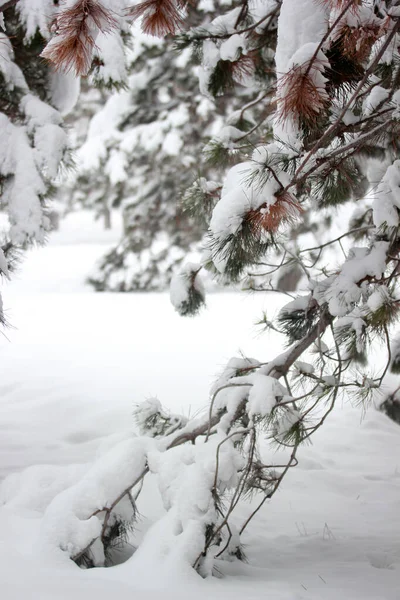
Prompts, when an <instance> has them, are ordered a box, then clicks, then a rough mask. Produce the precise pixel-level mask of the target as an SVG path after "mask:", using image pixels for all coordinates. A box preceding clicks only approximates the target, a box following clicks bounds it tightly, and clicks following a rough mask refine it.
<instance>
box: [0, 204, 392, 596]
mask: <svg viewBox="0 0 400 600" xmlns="http://www.w3.org/2000/svg"><path fill="white" fill-rule="evenodd" d="M116 235H118V233H117V232H116V231H112V232H109V233H104V232H102V231H101V226H100V224H93V223H92V222H91V220H90V215H72V216H71V217H69V219H68V220H67V221H66V222H65V223H64V224H63V227H62V230H61V231H60V232H58V233H56V234H54V235H53V236H52V239H51V240H50V243H49V245H48V247H46V248H45V249H40V250H35V251H33V252H32V253H31V254H30V255H29V257H28V258H27V260H26V262H25V264H24V266H23V268H22V269H21V271H20V273H19V275H18V278H17V279H15V280H14V281H13V282H12V283H11V284H8V285H7V286H6V287H5V289H4V290H3V292H4V303H5V306H6V308H7V315H8V318H9V320H10V321H11V323H12V324H13V326H14V328H13V329H10V330H8V331H7V332H6V335H7V338H8V339H6V338H5V337H3V338H2V339H1V340H0V353H1V364H2V367H3V368H2V378H1V382H0V391H1V395H0V479H3V481H2V483H1V484H0V582H1V588H0V589H1V591H0V597H1V599H2V600H3V599H4V600H26V599H32V600H56V599H60V600H66V599H67V598H68V599H70V598H74V599H76V600H87V599H88V598H90V599H91V598H96V600H103V599H104V600H106V599H107V600H109V598H110V596H111V595H113V596H115V597H116V596H122V595H123V594H124V595H126V594H129V595H134V596H136V597H138V598H140V599H141V600H142V599H143V600H155V598H158V597H159V596H160V594H161V593H162V595H163V596H164V597H166V598H171V599H172V598H174V599H181V598H182V599H183V598H187V597H188V596H189V595H190V597H191V598H193V600H197V599H199V600H200V598H202V599H203V598H204V597H207V598H210V599H214V598H220V597H223V598H224V597H229V598H233V599H234V598H239V597H241V598H242V599H243V598H245V599H246V600H247V599H257V600H261V599H264V598H268V599H270V600H309V599H310V600H311V599H312V600H316V599H318V600H338V599H339V598H344V599H346V600H399V598H400V516H399V515H400V428H399V427H398V426H397V425H395V424H394V423H392V422H391V421H390V420H389V419H387V418H386V417H385V416H383V415H382V414H380V413H378V412H377V411H375V410H374V409H370V410H369V411H368V412H367V414H366V416H364V415H363V413H362V411H361V410H360V409H357V408H352V407H351V406H348V405H344V406H342V407H341V406H339V407H338V408H337V410H336V411H335V412H334V414H333V415H332V416H331V418H330V419H329V422H328V423H327V424H326V425H325V426H324V427H323V428H322V429H321V430H320V431H319V432H318V433H317V434H316V435H315V437H314V440H313V442H314V443H313V445H312V446H307V447H304V448H302V449H301V451H300V454H299V461H300V462H299V466H298V467H297V468H295V469H292V470H291V472H290V473H289V474H288V476H287V478H286V480H285V482H284V484H283V486H282V488H281V489H280V491H279V493H278V494H276V495H275V497H274V498H273V500H272V501H271V503H270V504H269V505H267V506H264V509H263V511H262V513H261V514H259V516H258V517H257V518H256V519H255V520H254V521H253V522H252V525H250V526H249V528H248V530H247V533H246V537H245V539H244V542H245V544H246V545H247V549H246V550H247V554H248V558H249V563H248V564H239V563H224V564H223V565H222V566H221V570H222V572H223V573H224V574H225V577H224V578H222V579H216V578H213V579H208V580H202V579H200V578H199V577H198V576H196V575H195V574H194V573H181V574H180V575H179V576H178V575H177V574H176V573H170V574H169V576H168V577H165V576H164V577H161V576H159V574H158V573H157V569H156V566H155V565H154V564H150V563H149V564H148V565H144V566H143V564H140V568H139V567H138V566H137V565H135V561H134V560H132V561H128V562H126V563H125V564H123V565H120V566H118V567H113V568H111V569H92V570H90V571H83V570H80V569H78V568H77V567H76V566H75V565H74V564H73V563H72V562H70V561H67V560H66V561H62V560H58V559H57V557H54V556H47V555H45V554H43V552H42V550H41V547H40V544H39V543H38V540H39V537H40V535H39V534H40V527H41V517H42V514H43V511H44V509H45V507H46V505H47V504H48V503H49V501H50V500H51V498H52V497H53V496H54V495H55V494H56V493H57V491H58V490H60V489H62V487H63V486H64V485H65V482H66V481H68V480H70V481H73V480H74V478H76V477H77V476H78V474H79V473H80V472H83V471H84V470H85V469H86V465H87V464H88V463H90V462H91V461H92V460H93V459H94V457H95V456H96V454H97V453H98V452H99V451H101V450H102V448H104V447H105V446H107V445H110V444H113V442H114V440H117V439H119V437H120V436H121V434H124V432H126V431H129V430H131V429H132V428H133V426H134V425H133V418H132V411H133V406H134V404H135V403H136V402H140V401H142V400H143V399H144V398H146V397H149V396H157V397H158V398H159V399H160V400H161V401H162V403H163V404H164V405H165V406H166V407H168V408H170V409H171V410H174V411H179V412H181V411H183V412H184V413H186V414H188V415H189V414H194V413H195V412H196V411H198V410H199V409H201V408H202V407H205V406H206V405H207V398H208V390H209V386H210V383H211V382H212V381H213V379H214V378H215V376H216V374H217V373H218V372H219V371H220V370H221V368H222V367H223V365H224V364H225V363H226V361H227V360H228V359H229V358H230V357H231V356H233V355H238V353H239V352H240V351H243V352H244V353H245V354H247V355H250V356H255V357H257V358H259V359H266V358H269V357H272V356H274V355H275V354H276V352H277V350H278V346H279V343H280V342H279V340H278V339H277V338H276V337H273V336H266V335H259V332H258V330H257V329H256V328H255V327H254V325H253V323H254V322H255V321H256V320H257V318H258V317H260V316H261V311H262V310H263V309H266V310H267V312H268V314H269V315H271V316H272V315H273V313H274V312H275V310H276V309H277V307H278V305H279V303H280V302H281V300H280V298H279V297H277V295H272V294H271V295H270V296H268V297H264V296H261V295H260V296H248V295H240V294H227V293H225V294H212V295H210V296H209V297H208V301H207V303H208V308H207V310H206V311H204V313H203V314H202V315H201V316H199V317H198V318H196V319H182V318H180V317H179V316H178V315H177V314H176V313H175V312H174V311H173V309H172V307H171V305H170V303H169V299H168V295H167V294H149V295H146V294H131V295H123V294H94V293H92V292H91V290H90V288H88V287H86V286H85V284H84V277H85V275H86V274H87V273H88V271H89V270H90V268H91V267H92V265H93V264H94V262H95V260H96V258H97V257H99V256H100V255H101V253H102V252H104V251H105V250H106V248H107V245H108V244H110V243H111V242H112V241H113V239H115V236H116ZM43 465H47V467H45V466H43ZM151 486H152V483H151V482H150V485H149V488H151ZM150 492H151V489H148V490H147V491H145V494H144V498H143V500H142V504H141V507H140V509H141V512H142V518H141V520H140V521H139V525H138V526H139V529H140V528H141V529H142V530H145V529H146V528H147V527H148V523H149V520H151V518H152V517H153V516H154V515H156V514H158V513H159V512H160V510H162V509H161V508H160V506H158V505H157V504H156V503H155V502H154V501H152V495H151V493H150ZM250 511H251V507H250V506H249V505H245V504H244V505H242V506H241V507H240V511H239V512H240V515H239V516H241V517H242V519H244V518H245V516H246V515H247V514H249V512H250Z"/></svg>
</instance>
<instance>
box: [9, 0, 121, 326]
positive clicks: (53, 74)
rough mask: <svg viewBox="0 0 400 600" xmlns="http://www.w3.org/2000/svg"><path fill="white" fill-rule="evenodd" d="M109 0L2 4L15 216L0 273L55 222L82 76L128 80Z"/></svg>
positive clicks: (113, 82) (102, 81)
mask: <svg viewBox="0 0 400 600" xmlns="http://www.w3.org/2000/svg"><path fill="white" fill-rule="evenodd" d="M107 4H108V6H107V7H104V6H103V5H101V4H99V3H97V2H96V1H95V0H82V1H76V0H75V1H74V2H72V1H71V0H67V1H62V2H59V0H41V1H39V2H34V3H33V2H30V1H29V0H8V1H2V2H0V128H1V134H2V135H1V148H0V209H1V210H2V211H3V212H4V213H5V214H6V215H7V217H8V222H9V227H8V230H7V231H6V232H5V233H4V235H3V237H2V239H1V240H0V246H1V247H0V271H1V274H2V275H4V276H5V277H6V278H8V277H9V276H10V274H11V272H12V271H13V270H14V268H15V265H16V263H18V258H19V257H20V255H21V253H22V252H23V251H24V250H25V249H26V248H27V247H28V246H29V245H32V244H34V243H38V244H42V243H44V242H45V240H46V234H47V232H48V231H49V230H50V228H51V211H50V204H49V202H50V200H51V198H52V196H53V194H54V191H55V180H56V178H57V176H58V175H59V174H60V171H62V170H66V169H69V168H71V167H72V165H73V160H72V157H71V153H70V141H69V139H68V135H67V128H66V127H65V123H64V117H65V116H66V115H67V114H68V113H69V112H70V111H71V110H72V109H73V107H74V105H75V103H76V101H77V98H78V95H79V89H80V76H81V75H88V74H89V75H90V79H91V80H92V81H95V82H96V83H98V84H103V85H106V86H113V85H121V84H122V82H123V81H124V79H125V78H126V70H125V58H124V54H125V53H124V41H125V38H126V36H127V32H128V27H129V25H128V21H127V19H126V16H125V15H124V14H123V11H122V12H121V16H118V15H117V14H116V13H115V12H114V11H113V10H112V7H111V6H110V5H111V4H113V3H112V2H109V3H107ZM116 4H119V5H120V6H121V3H119V2H118V3H116ZM111 30H113V36H109V33H110V31H111ZM46 58H47V59H51V60H50V61H48V60H45V59H46ZM0 306H2V304H1V299H0ZM0 322H1V323H2V324H5V319H4V315H3V311H2V310H0Z"/></svg>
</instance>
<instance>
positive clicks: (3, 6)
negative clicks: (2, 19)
mask: <svg viewBox="0 0 400 600" xmlns="http://www.w3.org/2000/svg"><path fill="white" fill-rule="evenodd" d="M18 2H19V0H8V2H4V3H3V4H0V12H4V11H5V10H7V8H11V7H12V6H15V5H16V4H17V3H18Z"/></svg>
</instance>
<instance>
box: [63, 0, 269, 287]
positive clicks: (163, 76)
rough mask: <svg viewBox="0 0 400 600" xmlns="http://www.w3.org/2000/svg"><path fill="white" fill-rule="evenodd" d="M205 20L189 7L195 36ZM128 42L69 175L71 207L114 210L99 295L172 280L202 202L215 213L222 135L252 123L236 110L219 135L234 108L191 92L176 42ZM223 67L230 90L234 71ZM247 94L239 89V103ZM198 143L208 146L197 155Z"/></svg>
mask: <svg viewBox="0 0 400 600" xmlns="http://www.w3.org/2000/svg"><path fill="white" fill-rule="evenodd" d="M225 4H226V3H225ZM213 15H214V16H215V9H214V11H213V12H210V11H207V10H201V9H198V8H197V9H196V7H195V5H193V6H192V5H191V7H190V11H189V15H188V17H187V19H186V22H190V23H192V24H193V23H200V24H201V25H197V27H196V30H200V31H201V30H202V29H203V27H204V23H210V22H211V20H212V17H213ZM132 37H133V44H132V56H131V68H130V76H129V85H128V88H129V89H128V90H125V91H121V92H119V93H118V94H115V95H113V96H111V97H110V98H109V99H108V101H107V103H106V104H105V106H104V108H103V109H102V110H101V111H99V112H98V113H97V114H96V115H95V116H94V117H93V119H92V121H91V124H90V127H89V132H88V137H87V141H86V143H85V144H84V145H83V147H82V148H81V149H80V150H79V151H78V163H79V174H78V177H77V178H76V180H75V182H74V185H73V188H74V189H73V194H72V203H73V204H74V203H75V202H78V203H82V204H83V205H84V206H86V207H90V208H95V210H96V212H97V214H100V213H101V212H102V211H104V207H105V206H106V207H107V206H108V208H109V209H111V208H112V207H114V208H118V207H120V208H121V210H122V213H123V223H124V230H123V236H122V239H121V240H120V242H119V243H118V245H117V246H116V247H115V248H113V249H112V250H111V251H109V252H108V253H107V254H106V255H105V256H104V258H103V259H102V260H101V261H100V263H99V266H98V268H97V270H96V272H95V273H93V274H92V275H91V276H90V278H89V282H90V283H92V285H93V286H94V287H95V289H96V290H99V291H104V290H111V291H133V290H146V291H149V290H160V289H166V288H167V287H168V285H169V282H170V279H171V275H172V273H173V271H174V270H176V269H177V267H178V265H179V264H180V263H181V262H182V260H183V259H184V257H185V256H186V255H187V253H188V252H189V251H190V250H194V251H195V250H196V249H197V248H198V247H199V241H200V240H201V239H202V237H203V233H204V220H203V219H200V221H199V222H196V221H195V220H194V217H196V216H199V213H200V216H201V213H202V210H203V208H202V207H203V204H204V203H206V205H207V207H208V210H211V209H212V208H213V206H214V204H215V200H216V198H217V193H218V189H219V187H220V184H219V180H218V177H220V176H222V175H223V170H221V168H220V167H221V165H220V162H221V160H222V161H223V162H225V161H226V160H228V161H230V160H231V157H230V156H229V146H230V145H231V141H230V135H234V134H235V132H236V134H237V137H241V136H242V135H243V133H244V131H241V130H240V129H239V128H238V127H242V128H247V129H248V128H250V127H251V126H252V125H253V124H254V122H252V121H250V118H251V110H250V109H251V107H249V109H248V112H249V113H250V114H249V115H248V116H247V115H246V117H247V118H244V116H243V115H242V114H241V113H240V111H239V114H236V115H235V114H233V115H232V116H231V119H230V123H229V124H228V125H227V126H225V127H222V125H223V124H224V123H223V115H224V114H225V113H226V111H227V106H228V105H230V106H232V104H233V103H235V102H236V99H235V97H234V96H232V95H230V97H228V96H227V95H225V96H224V98H220V99H218V98H217V99H214V98H213V95H212V94H211V93H208V94H207V95H206V96H204V95H202V94H201V93H200V92H199V89H198V88H199V82H198V76H197V74H196V69H197V67H196V60H195V58H196V57H193V58H194V60H193V58H192V57H191V50H190V48H188V49H186V50H185V49H184V48H185V46H186V45H187V44H188V40H187V39H186V38H185V36H184V35H181V36H180V37H178V38H177V39H176V40H173V39H171V38H168V39H166V40H163V41H159V40H157V39H156V38H154V37H151V36H149V35H146V34H140V32H139V30H138V29H136V30H135V31H134V34H133V36H132ZM177 48H178V49H181V50H182V51H181V52H178V51H177ZM221 62H222V61H221ZM223 62H224V63H226V65H227V67H225V66H224V69H226V68H227V69H228V71H229V78H230V80H232V82H233V79H232V77H233V76H235V73H234V72H233V71H232V64H234V63H233V62H232V61H231V60H228V59H227V60H225V61H223ZM240 69H241V67H238V72H237V74H238V76H239V80H241V79H242V77H243V73H242V71H241V70H240ZM220 71H221V73H222V71H223V69H222V67H220ZM223 77H224V78H225V80H226V76H223ZM214 85H215V90H213V94H214V95H215V94H217V93H220V92H222V89H223V88H222V87H221V89H219V87H218V86H219V85H220V84H219V83H218V82H215V84H214ZM257 91H259V90H257ZM254 94H256V91H254V90H251V91H250V94H249V93H248V91H247V90H246V88H243V93H242V99H243V98H246V97H249V98H250V99H251V98H252V96H253V95H254ZM236 103H237V102H236ZM231 112H232V111H231ZM207 136H208V137H209V138H211V141H210V143H209V145H208V147H207V148H206V149H205V152H204V153H202V152H201V146H202V145H204V140H205V138H206V137H207ZM227 154H228V156H223V155H227ZM194 178H196V180H195V181H194V182H193V179H194ZM192 182H193V183H192ZM191 183H192V185H191V186H190V189H187V188H188V187H189V185H190V184H191ZM185 189H187V192H186V194H184V195H183V192H184V191H185ZM193 198H194V203H195V204H197V205H198V206H199V205H200V208H201V210H200V211H199V210H196V206H193V203H192V200H193Z"/></svg>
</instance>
